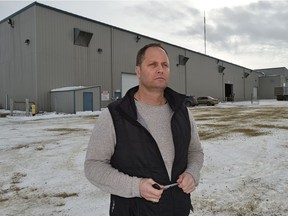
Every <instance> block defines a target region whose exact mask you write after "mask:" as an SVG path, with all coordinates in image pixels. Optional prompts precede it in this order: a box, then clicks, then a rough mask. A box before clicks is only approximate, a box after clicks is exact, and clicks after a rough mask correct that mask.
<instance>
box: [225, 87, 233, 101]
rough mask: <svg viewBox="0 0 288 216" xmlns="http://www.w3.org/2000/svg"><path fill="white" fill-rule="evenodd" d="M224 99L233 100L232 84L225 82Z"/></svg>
mask: <svg viewBox="0 0 288 216" xmlns="http://www.w3.org/2000/svg"><path fill="white" fill-rule="evenodd" d="M225 100H226V101H234V93H233V84H227V83H225Z"/></svg>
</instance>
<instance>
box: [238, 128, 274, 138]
mask: <svg viewBox="0 0 288 216" xmlns="http://www.w3.org/2000/svg"><path fill="white" fill-rule="evenodd" d="M232 131H233V132H237V133H243V134H244V135H246V136H250V137H254V136H263V135H267V134H269V133H268V132H262V131H259V130H255V129H251V128H235V129H233V130H232Z"/></svg>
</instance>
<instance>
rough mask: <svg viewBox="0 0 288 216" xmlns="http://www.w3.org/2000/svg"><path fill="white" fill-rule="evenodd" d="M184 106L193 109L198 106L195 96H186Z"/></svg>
mask: <svg viewBox="0 0 288 216" xmlns="http://www.w3.org/2000/svg"><path fill="white" fill-rule="evenodd" d="M184 104H185V106H186V107H191V106H192V107H194V106H197V105H198V101H197V98H196V97H195V96H186V98H185V101H184Z"/></svg>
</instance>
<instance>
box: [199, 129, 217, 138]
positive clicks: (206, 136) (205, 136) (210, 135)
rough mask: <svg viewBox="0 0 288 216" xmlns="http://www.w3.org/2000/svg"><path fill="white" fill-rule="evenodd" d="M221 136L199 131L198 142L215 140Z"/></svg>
mask: <svg viewBox="0 0 288 216" xmlns="http://www.w3.org/2000/svg"><path fill="white" fill-rule="evenodd" d="M220 136H222V134H220V133H214V132H212V133H211V132H208V131H199V137H200V140H209V139H215V138H217V137H220Z"/></svg>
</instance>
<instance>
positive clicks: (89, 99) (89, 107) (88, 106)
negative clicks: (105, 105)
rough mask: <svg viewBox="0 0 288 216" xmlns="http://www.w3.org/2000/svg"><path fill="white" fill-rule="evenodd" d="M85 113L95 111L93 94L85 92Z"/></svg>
mask: <svg viewBox="0 0 288 216" xmlns="http://www.w3.org/2000/svg"><path fill="white" fill-rule="evenodd" d="M83 111H93V92H83Z"/></svg>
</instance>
